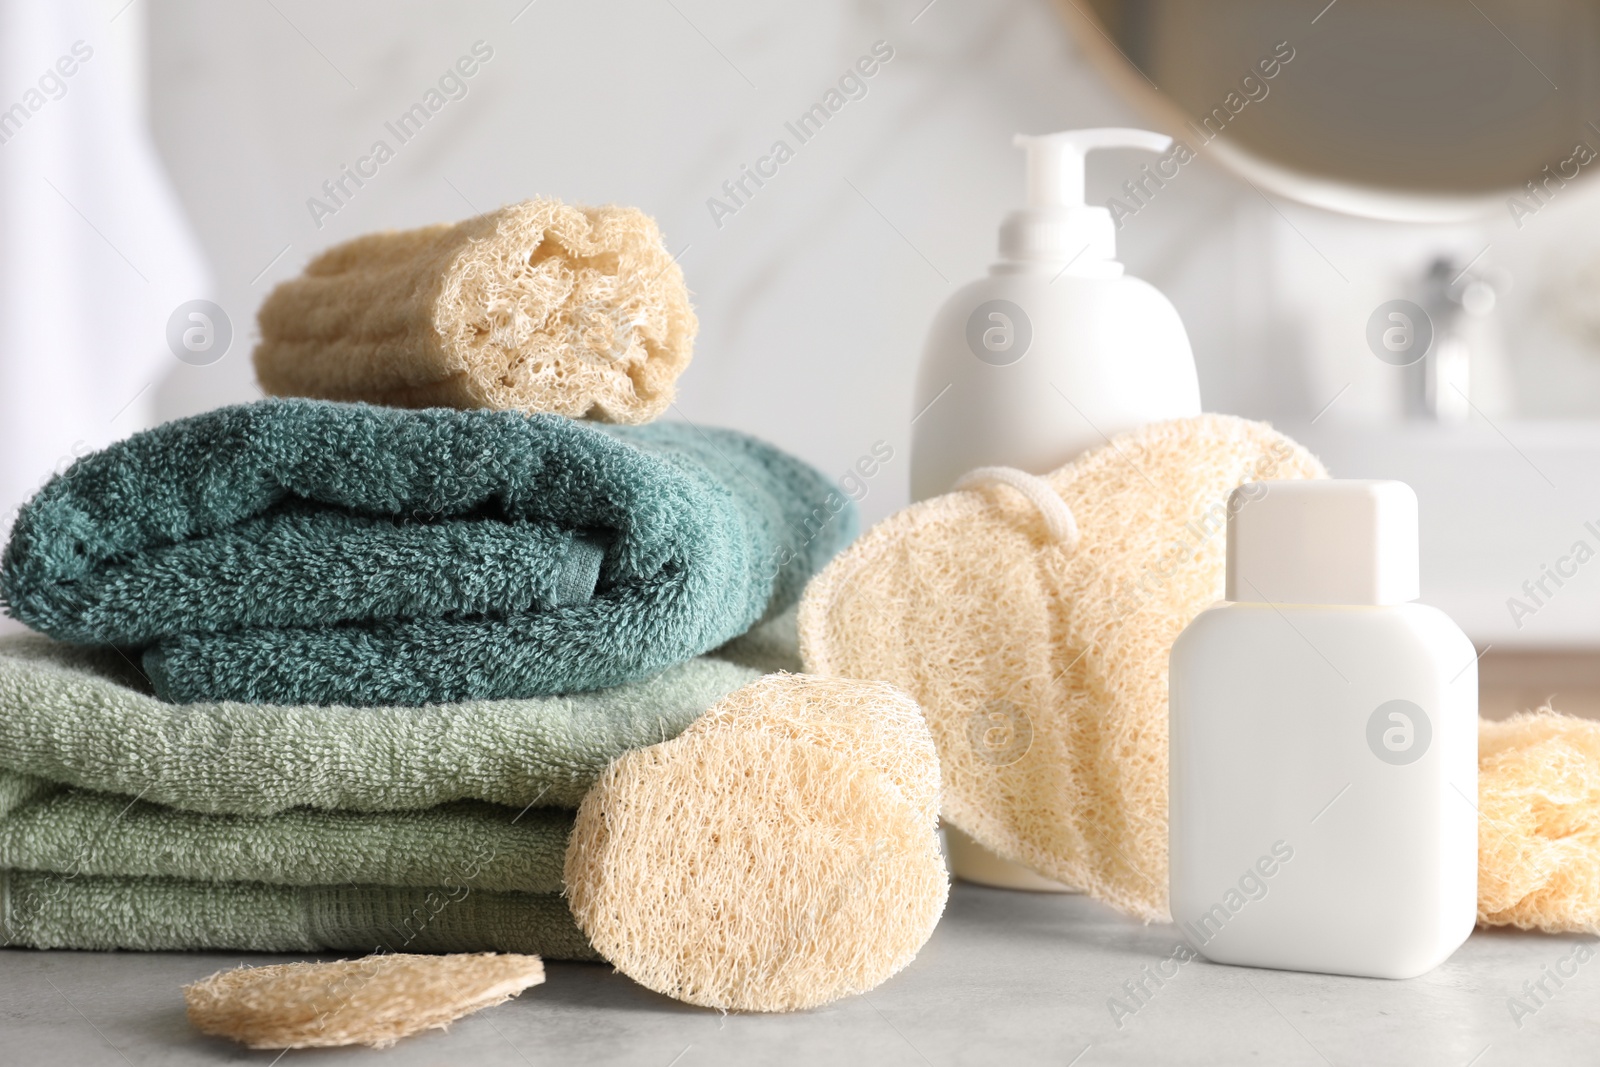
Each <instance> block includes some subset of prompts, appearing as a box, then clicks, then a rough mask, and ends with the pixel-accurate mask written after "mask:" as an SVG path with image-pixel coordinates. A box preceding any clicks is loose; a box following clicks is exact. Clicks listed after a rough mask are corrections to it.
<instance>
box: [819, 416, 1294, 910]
mask: <svg viewBox="0 0 1600 1067" xmlns="http://www.w3.org/2000/svg"><path fill="white" fill-rule="evenodd" d="M1325 476H1326V472H1325V471H1324V470H1323V468H1322V466H1321V464H1320V463H1318V462H1317V460H1316V459H1315V458H1314V457H1312V456H1311V455H1310V454H1309V453H1308V452H1306V451H1305V450H1304V449H1303V448H1301V447H1300V446H1299V445H1297V444H1295V443H1294V442H1293V441H1291V440H1289V439H1288V438H1286V437H1284V436H1283V435H1281V434H1279V433H1277V432H1276V431H1274V430H1273V429H1272V428H1271V427H1269V426H1266V425H1265V424H1262V423H1254V422H1246V421H1244V420H1242V419H1236V418H1231V417H1227V416H1218V415H1208V416H1201V417H1199V418H1194V419H1183V420H1178V421H1175V422H1166V423H1159V424H1155V425H1151V426H1146V427H1142V428H1140V429H1138V430H1135V431H1132V432H1130V433H1127V434H1123V435H1121V436H1119V437H1117V438H1115V439H1114V440H1112V441H1111V442H1110V443H1109V444H1108V446H1106V447H1104V448H1100V449H1097V450H1095V451H1093V452H1090V453H1088V454H1086V455H1084V456H1082V457H1080V458H1079V459H1078V460H1076V461H1075V462H1073V463H1071V464H1068V465H1067V466H1065V467H1063V468H1061V469H1059V470H1057V471H1055V472H1053V473H1051V474H1050V475H1048V476H1047V477H1046V479H1045V480H1046V481H1047V482H1048V483H1049V486H1050V487H1051V488H1053V489H1054V490H1055V492H1056V493H1057V494H1058V495H1059V496H1060V497H1061V498H1062V500H1063V501H1064V502H1065V503H1066V504H1067V506H1068V508H1069V509H1070V511H1071V513H1072V516H1073V518H1074V519H1075V522H1076V527H1077V530H1078V541H1077V545H1076V548H1075V549H1073V548H1071V547H1068V546H1067V545H1064V544H1062V543H1058V542H1057V541H1056V540H1054V539H1052V538H1051V536H1050V534H1049V527H1047V525H1046V520H1045V519H1044V518H1042V517H1041V515H1040V512H1039V508H1038V506H1037V505H1035V504H1034V503H1033V502H1031V501H1030V500H1029V499H1028V498H1027V497H1026V496H1024V495H1023V493H1021V492H1019V491H1017V490H1016V489H1014V488H1011V487H1009V486H1005V485H994V486H988V487H985V488H980V489H974V490H970V491H961V492H954V493H950V494H947V495H945V496H941V497H936V498H934V499H931V500H926V501H923V502H921V503H919V504H915V505H913V506H912V507H910V508H907V509H906V510H904V511H901V512H899V513H898V514H896V515H894V516H891V517H890V518H889V519H887V520H885V521H884V522H882V523H880V524H879V525H878V526H876V527H874V528H873V529H872V530H871V531H869V532H868V533H867V534H866V536H864V537H863V538H861V539H860V540H858V541H857V542H856V543H855V544H854V545H853V546H851V547H850V548H848V549H846V550H845V552H844V553H843V554H841V555H840V556H839V557H837V558H836V559H835V560H834V562H833V563H831V564H830V565H829V566H828V567H827V568H826V569H825V570H824V571H823V572H822V573H821V574H820V575H818V576H817V578H816V579H815V580H814V581H813V582H812V583H811V585H810V587H809V588H808V589H807V591H806V595H805V598H804V600H803V601H802V602H801V608H800V623H799V626H800V641H801V654H802V657H803V659H804V661H805V665H806V669H807V670H809V671H811V672H814V673H817V674H825V675H836V676H840V677H845V678H879V679H883V680H885V681H888V682H891V683H893V684H894V685H897V686H899V687H901V688H903V689H905V690H906V691H907V692H909V693H910V694H911V695H912V696H913V697H914V698H916V700H917V702H918V703H919V704H920V705H921V707H922V709H923V713H924V714H925V715H926V717H927V720H928V724H929V726H930V727H931V728H932V731H933V737H934V741H935V743H936V744H937V746H938V752H939V762H940V766H941V768H942V772H943V776H944V816H945V818H946V819H948V820H949V822H950V823H952V824H953V825H954V826H956V827H957V828H958V829H960V830H962V831H964V832H965V833H967V834H968V835H970V836H971V837H972V838H973V839H975V840H976V841H978V842H979V843H980V844H982V845H983V846H985V847H986V848H988V849H990V850H992V851H994V852H996V853H998V854H999V855H1000V856H1002V857H1004V858H1005V859H1009V860H1012V861H1013V862H1017V863H1021V864H1023V865H1025V866H1027V867H1030V868H1032V869H1033V870H1035V871H1038V872H1039V873H1040V874H1043V875H1045V876H1046V877H1049V878H1053V879H1055V880H1057V881H1061V882H1065V883H1067V884H1069V885H1074V886H1078V887H1080V888H1083V889H1085V890H1086V891H1088V892H1089V893H1091V894H1093V895H1094V896H1096V897H1099V898H1100V899H1102V900H1105V901H1107V902H1109V903H1111V904H1113V905H1114V906H1116V907H1118V908H1120V909H1122V910H1124V911H1126V912H1128V913H1130V914H1133V915H1136V916H1139V917H1141V918H1144V919H1161V918H1165V917H1166V916H1167V656H1168V653H1169V652H1170V650H1171V648H1172V642H1173V640H1174V639H1175V638H1176V637H1177V635H1178V633H1179V632H1180V631H1181V630H1182V629H1183V627H1184V626H1185V625H1187V624H1188V622H1189V621H1190V620H1191V619H1192V618H1194V616H1195V615H1197V614H1198V613H1199V612H1200V611H1201V610H1202V609H1204V608H1205V607H1207V606H1208V605H1210V604H1211V603H1213V602H1215V601H1217V600H1219V599H1221V597H1222V592H1223V569H1224V557H1225V547H1226V541H1227V536H1226V518H1227V500H1228V494H1229V493H1230V492H1231V491H1232V490H1233V489H1234V488H1235V487H1237V486H1239V485H1240V484H1242V483H1244V482H1245V481H1249V480H1261V479H1268V478H1312V477H1325Z"/></svg>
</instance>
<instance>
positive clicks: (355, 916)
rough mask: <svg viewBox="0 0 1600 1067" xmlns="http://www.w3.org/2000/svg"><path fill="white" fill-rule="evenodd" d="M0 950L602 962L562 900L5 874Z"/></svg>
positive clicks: (462, 891)
mask: <svg viewBox="0 0 1600 1067" xmlns="http://www.w3.org/2000/svg"><path fill="white" fill-rule="evenodd" d="M0 944H5V945H14V946H21V947H29V948H75V949H119V948H120V949H143V950H148V951H155V952H181V951H193V950H203V949H229V950H235V951H239V952H371V951H374V950H377V951H386V952H526V953H531V954H534V955H538V956H543V957H545V958H546V959H556V960H593V959H597V958H598V957H597V956H596V955H595V953H594V950H593V949H592V948H591V947H590V946H589V942H588V940H587V939H586V938H585V937H584V936H583V933H582V931H580V930H579V929H578V927H577V924H576V923H575V922H574V921H573V919H572V913H571V912H570V911H568V909H567V906H566V903H565V902H564V901H563V900H562V898H561V896H560V894H557V893H491V892H486V891H481V890H470V889H467V888H465V887H462V886H440V887H436V888H432V889H427V888H407V887H384V886H322V887H315V888H296V887H290V886H271V885H258V884H253V883H228V882H189V881H177V880H173V879H166V878H84V877H74V876H72V875H57V874H34V873H30V872H24V871H10V872H0Z"/></svg>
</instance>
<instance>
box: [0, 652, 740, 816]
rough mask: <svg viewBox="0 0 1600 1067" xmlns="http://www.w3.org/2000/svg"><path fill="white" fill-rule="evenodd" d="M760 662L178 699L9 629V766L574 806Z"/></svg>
mask: <svg viewBox="0 0 1600 1067" xmlns="http://www.w3.org/2000/svg"><path fill="white" fill-rule="evenodd" d="M759 674H760V672H759V671H757V670H755V669H752V668H750V667H742V666H738V665H736V664H734V663H730V662H727V661H726V660H723V659H719V658H717V657H716V656H702V657H700V658H698V659H694V660H690V661H689V662H688V663H684V664H680V665H678V666H676V667H671V668H669V669H667V670H666V671H664V672H662V673H661V674H659V675H657V676H656V677H654V678H651V679H649V680H647V681H644V682H635V683H633V684H631V685H624V686H618V687H616V688H613V689H602V690H598V691H596V692H593V693H579V694H575V695H573V696H565V697H531V698H528V699H524V700H486V701H474V702H470V703H464V704H431V705H426V706H424V707H420V708H387V707H385V708H344V707H321V706H303V707H293V706H285V705H277V706H257V705H250V704H236V703H218V704H168V703H165V702H163V701H161V700H159V699H157V698H156V697H155V696H153V695H152V694H151V693H150V692H149V690H148V688H147V687H145V686H144V683H143V680H142V679H141V678H140V677H139V674H138V672H137V671H136V670H135V669H134V667H133V666H132V665H131V664H129V663H128V662H127V661H126V660H124V659H123V658H122V657H121V655H119V654H118V653H117V652H116V650H114V649H106V648H81V647H78V646H73V645H65V644H61V643H60V642H57V641H51V640H49V639H48V638H43V637H35V636H21V637H8V638H0V768H4V769H7V770H10V771H14V772H16V773H18V774H23V775H30V776H32V777H34V778H41V779H45V780H47V781H50V782H56V783H60V784H63V785H71V786H77V787H79V788H83V789H92V790H98V791H101V792H107V793H118V794H123V795H125V796H127V797H130V798H132V797H139V798H140V799H141V800H146V801H151V802H154V803H158V804H165V805H170V806H173V807H179V808H187V809H189V810H192V811H203V812H220V813H231V814H236V815H266V814H271V813H273V812H278V811H284V810H286V809H288V808H294V807H313V808H324V809H340V810H346V811H396V810H403V809H409V808H426V807H432V806H434V805H436V804H443V803H446V802H449V801H453V800H484V801H489V802H490V803H494V804H504V805H509V806H511V807H513V808H517V809H521V808H523V807H526V806H528V805H530V804H540V805H544V806H551V807H567V808H576V807H577V806H578V804H579V802H580V801H581V800H582V799H583V794H584V792H585V791H587V790H588V788H589V786H590V784H591V783H592V782H594V780H595V779H596V778H597V777H598V776H599V774H600V772H601V771H603V770H604V769H605V767H606V765H607V764H609V763H610V762H611V760H613V759H615V758H616V757H617V756H619V755H621V754H622V753H623V752H626V751H629V750H630V749H635V748H642V747H644V746H646V745H653V744H656V743H658V742H660V741H665V740H668V739H670V738H673V737H676V736H677V735H678V734H679V733H681V732H682V731H683V730H684V729H685V728H686V727H687V726H688V725H689V724H690V723H691V722H693V721H694V720H695V719H696V718H698V717H699V716H700V713H701V712H703V711H705V709H706V708H708V707H710V706H711V705H712V704H713V703H715V702H716V701H717V700H719V699H721V698H722V697H723V696H725V695H726V694H728V693H731V692H733V690H735V689H737V688H739V687H740V686H742V685H744V684H745V683H747V682H749V681H752V680H753V679H755V678H757V677H759ZM3 795H4V787H3V785H0V796H3Z"/></svg>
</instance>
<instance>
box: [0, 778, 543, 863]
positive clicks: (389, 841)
mask: <svg viewBox="0 0 1600 1067" xmlns="http://www.w3.org/2000/svg"><path fill="white" fill-rule="evenodd" d="M8 776H9V777H14V776H11V775H10V772H7V771H0V778H4V777H8ZM34 781H38V780H37V779H35V780H34ZM571 832H572V812H570V811H564V810H561V809H559V808H532V809H527V810H524V811H518V810H517V809H516V808H506V807H501V806H499V805H497V804H484V803H481V802H479V801H458V802H455V803H452V804H441V805H439V806H437V807H433V808H422V809H420V810H415V811H380V812H371V811H360V812H357V811H316V810H313V809H310V808H293V809H291V810H289V811H284V812H279V813H278V814H276V815H205V814H202V813H200V812H195V811H184V810H182V809H179V808H170V807H167V806H165V805H163V804H151V803H149V802H147V801H143V800H130V799H129V798H128V797H125V796H117V795H114V794H111V793H95V792H90V791H88V790H81V789H65V788H62V787H60V786H53V785H50V784H49V783H46V784H45V788H44V789H42V790H40V792H39V794H38V795H36V796H35V797H33V798H32V799H30V800H28V801H25V802H24V803H21V804H15V805H13V806H12V807H11V809H10V810H9V811H3V810H0V869H6V870H25V871H39V872H46V873H52V874H64V875H73V876H85V875H87V876H94V877H103V876H130V877H140V878H178V879H188V880H192V881H205V882H266V883H270V884H273V885H292V886H323V885H382V886H412V887H428V886H462V887H465V888H469V889H485V890H491V891H494V892H517V893H559V892H561V865H562V861H563V859H564V857H565V856H566V849H567V836H568V834H570V833H571Z"/></svg>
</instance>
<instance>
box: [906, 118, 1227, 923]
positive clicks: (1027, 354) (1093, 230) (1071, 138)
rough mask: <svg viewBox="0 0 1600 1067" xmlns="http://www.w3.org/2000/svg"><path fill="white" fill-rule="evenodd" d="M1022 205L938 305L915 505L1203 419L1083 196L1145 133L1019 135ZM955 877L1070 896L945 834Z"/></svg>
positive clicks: (1143, 295) (1159, 327) (917, 424)
mask: <svg viewBox="0 0 1600 1067" xmlns="http://www.w3.org/2000/svg"><path fill="white" fill-rule="evenodd" d="M1016 144H1017V146H1018V147H1019V148H1022V149H1025V150H1026V151H1027V159H1028V206H1027V207H1026V208H1023V209H1022V210H1020V211H1013V212H1012V213H1011V214H1010V215H1009V216H1008V217H1007V218H1006V220H1005V222H1004V223H1003V224H1002V225H1001V227H1000V260H999V262H997V263H995V264H994V266H993V267H991V268H990V270H989V276H988V277H986V278H980V279H978V280H977V281H974V282H971V283H970V284H968V285H965V286H963V287H962V288H961V289H960V290H958V291H957V292H956V293H955V294H954V295H952V296H951V297H950V299H949V300H947V301H945V304H944V306H943V307H942V308H940V309H939V313H938V315H937V316H936V317H935V318H934V322H933V327H932V329H931V330H930V331H929V334H928V343H927V348H926V350H925V353H924V355H923V358H922V367H921V370H920V372H919V373H918V376H917V388H916V396H915V400H914V404H913V407H912V423H911V434H912V436H911V496H912V499H913V500H924V499H926V498H928V497H931V496H938V495H939V494H941V493H946V492H949V491H950V489H951V487H952V486H953V485H954V484H955V482H956V479H958V478H960V477H961V476H962V475H963V474H965V473H966V472H967V471H969V470H972V469H973V468H974V467H987V466H1001V467H1017V468H1019V469H1021V470H1024V471H1027V472H1029V473H1030V474H1045V473H1048V472H1049V471H1052V470H1055V469H1056V468H1057V467H1060V466H1061V465H1062V464H1064V463H1067V462H1069V461H1070V460H1072V459H1073V458H1074V457H1075V456H1077V455H1078V454H1079V453H1080V452H1083V451H1085V450H1086V449H1089V448H1093V447H1096V446H1098V445H1102V444H1104V443H1105V441H1106V439H1107V438H1108V437H1110V436H1112V435H1115V434H1117V433H1121V432H1122V431H1124V430H1131V429H1133V428H1134V427H1136V426H1139V425H1142V424H1144V423H1147V422H1159V421H1162V420H1165V419H1177V418H1184V417H1186V416H1191V415H1198V414H1200V386H1199V382H1198V380H1197V378H1196V376H1195V368H1194V355H1193V353H1192V352H1191V351H1190V349H1189V337H1188V335H1187V334H1186V333H1185V332H1184V329H1183V323H1182V322H1181V321H1180V320H1179V318H1178V312H1177V310H1176V309H1175V308H1174V307H1173V306H1172V303H1171V302H1170V301H1169V300H1167V298H1166V297H1165V296H1163V295H1162V294H1161V292H1160V291H1159V290H1157V289H1156V288H1155V287H1154V286H1151V285H1150V284H1148V283H1147V282H1143V281H1140V280H1139V279H1138V278H1132V277H1129V276H1128V275H1127V274H1125V273H1124V272H1123V266H1122V264H1121V263H1119V262H1118V261H1117V260H1116V258H1115V257H1116V228H1115V226H1114V225H1113V224H1112V221H1111V213H1110V211H1108V210H1107V209H1105V208H1103V207H1090V206H1089V205H1088V204H1086V203H1085V202H1084V156H1085V154H1086V153H1088V152H1090V151H1091V150H1093V149H1096V148H1142V149H1146V150H1148V151H1151V152H1161V151H1165V150H1166V149H1167V148H1168V147H1169V146H1170V145H1171V144H1172V139H1171V138H1169V137H1164V136H1162V135H1161V134H1158V133H1151V132H1149V131H1147V130H1130V129H1092V130H1068V131H1065V132H1063V133H1051V134H1045V135H1043V136H1038V137H1030V136H1026V135H1023V134H1018V135H1017V137H1016ZM945 834H946V840H947V842H948V844H949V848H950V868H951V870H952V871H953V872H954V873H955V874H956V875H957V876H958V877H960V878H963V879H965V880H966V881H969V882H977V883H979V884H982V885H993V886H1001V887H1003V888H1007V889H1031V890H1036V891H1041V892H1063V891H1066V890H1067V888H1068V887H1066V886H1063V885H1061V884H1059V883H1057V882H1053V881H1050V880H1049V879H1046V878H1043V877H1041V876H1039V875H1037V874H1035V873H1034V872H1032V871H1030V870H1028V869H1027V868H1025V867H1021V866H1018V865H1017V864H1014V863H1011V862H1009V861H1007V860H1003V859H1001V858H1000V857H998V856H996V855H994V854H993V853H991V852H989V851H987V850H986V849H984V848H982V847H981V846H980V845H978V844H977V843H976V842H975V841H973V840H972V839H971V838H969V837H967V836H966V835H965V834H963V833H961V832H960V831H959V830H957V829H956V828H955V827H953V826H946V827H945Z"/></svg>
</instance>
